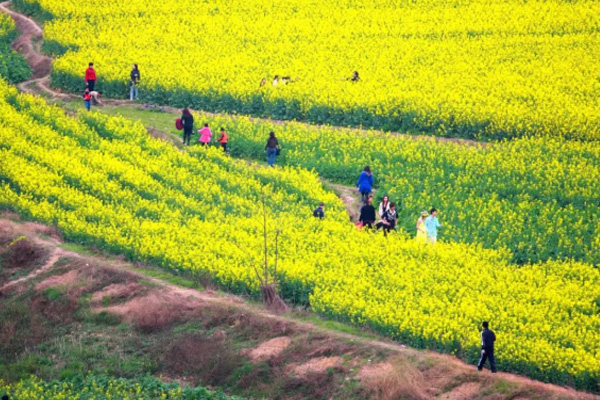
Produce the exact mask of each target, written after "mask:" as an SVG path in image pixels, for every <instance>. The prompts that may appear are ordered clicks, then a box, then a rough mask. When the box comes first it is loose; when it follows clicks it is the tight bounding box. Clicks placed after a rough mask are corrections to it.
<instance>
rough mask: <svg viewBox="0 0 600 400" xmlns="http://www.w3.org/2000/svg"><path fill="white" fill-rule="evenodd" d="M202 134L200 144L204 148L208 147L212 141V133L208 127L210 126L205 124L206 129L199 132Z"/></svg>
mask: <svg viewBox="0 0 600 400" xmlns="http://www.w3.org/2000/svg"><path fill="white" fill-rule="evenodd" d="M198 133H199V134H200V143H202V146H206V145H207V144H208V143H210V141H211V140H212V131H211V130H210V128H209V127H208V124H204V128H202V129H200V130H198Z"/></svg>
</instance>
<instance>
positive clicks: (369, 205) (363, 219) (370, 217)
mask: <svg viewBox="0 0 600 400" xmlns="http://www.w3.org/2000/svg"><path fill="white" fill-rule="evenodd" d="M358 222H360V223H362V225H363V226H366V227H368V228H372V227H373V223H374V222H375V207H373V196H367V200H366V203H365V205H364V206H362V208H361V209H360V218H359V219H358Z"/></svg>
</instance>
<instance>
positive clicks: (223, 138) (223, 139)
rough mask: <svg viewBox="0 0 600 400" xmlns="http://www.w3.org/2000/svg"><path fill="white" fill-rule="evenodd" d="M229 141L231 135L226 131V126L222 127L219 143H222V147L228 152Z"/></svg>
mask: <svg viewBox="0 0 600 400" xmlns="http://www.w3.org/2000/svg"><path fill="white" fill-rule="evenodd" d="M228 141H229V136H228V135H227V132H225V128H221V136H220V137H219V143H221V147H222V148H223V151H224V152H225V153H227V142H228Z"/></svg>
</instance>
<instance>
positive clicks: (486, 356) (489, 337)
mask: <svg viewBox="0 0 600 400" xmlns="http://www.w3.org/2000/svg"><path fill="white" fill-rule="evenodd" d="M481 327H482V328H483V329H482V331H481V359H480V360H479V363H478V364H477V371H481V370H482V369H483V365H484V364H485V361H486V360H489V361H490V369H491V370H492V373H493V374H495V373H496V359H495V358H494V342H495V341H496V334H494V331H492V330H491V329H489V323H488V322H487V321H483V323H482V324H481Z"/></svg>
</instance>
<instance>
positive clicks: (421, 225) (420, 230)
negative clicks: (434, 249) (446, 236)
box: [417, 211, 427, 243]
mask: <svg viewBox="0 0 600 400" xmlns="http://www.w3.org/2000/svg"><path fill="white" fill-rule="evenodd" d="M425 218H427V211H421V217H419V219H418V220H417V241H418V242H421V243H425V242H427V227H425Z"/></svg>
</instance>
